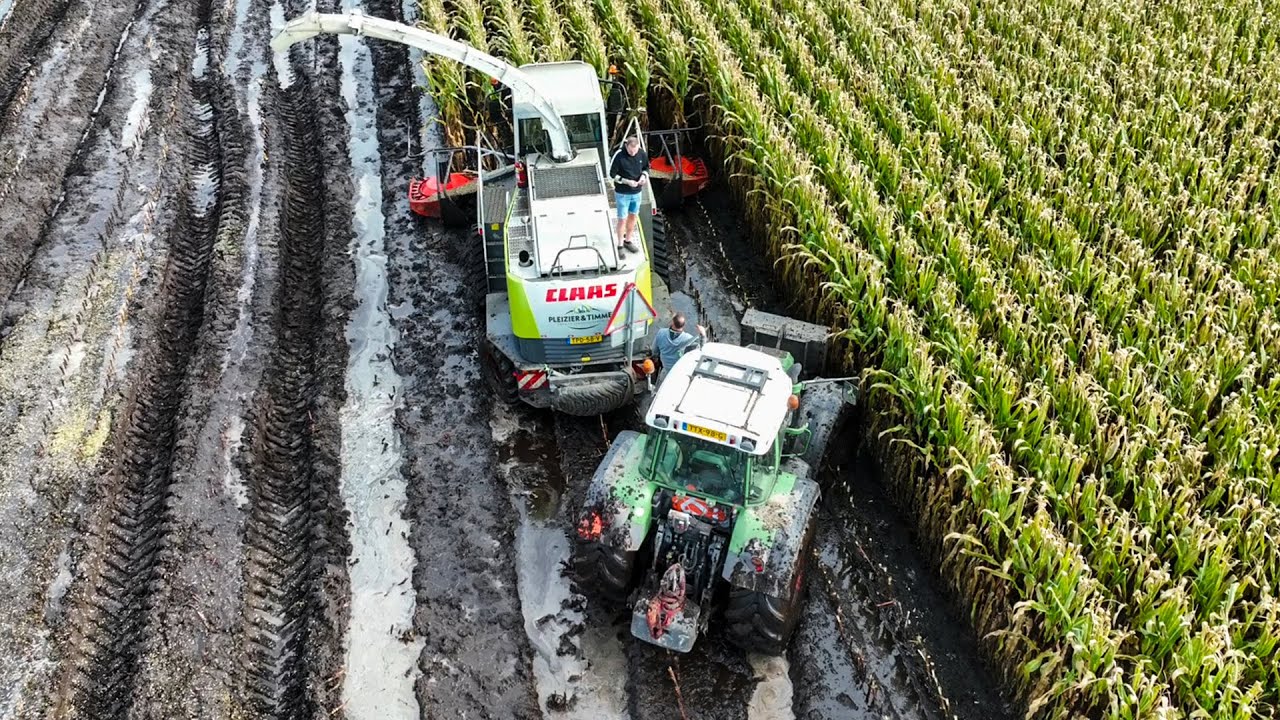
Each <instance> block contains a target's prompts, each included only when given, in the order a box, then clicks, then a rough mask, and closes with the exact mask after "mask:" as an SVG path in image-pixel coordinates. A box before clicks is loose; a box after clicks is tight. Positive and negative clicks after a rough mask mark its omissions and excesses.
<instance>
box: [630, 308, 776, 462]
mask: <svg viewBox="0 0 1280 720" xmlns="http://www.w3.org/2000/svg"><path fill="white" fill-rule="evenodd" d="M659 332H661V331H659ZM791 389H792V384H791V377H790V376H789V375H788V374H787V373H786V372H785V371H784V370H783V369H782V363H781V362H780V361H779V360H778V358H776V357H774V356H772V355H768V354H766V353H762V352H759V351H757V350H748V349H747V348H744V347H739V346H737V345H729V344H726V343H707V344H706V345H705V346H704V347H703V348H702V349H700V350H693V351H690V352H688V353H685V355H684V357H681V358H680V360H679V362H677V363H676V364H675V366H674V367H672V368H671V370H670V371H669V372H668V374H667V378H666V379H665V380H663V381H662V385H660V386H659V387H658V391H657V393H656V394H655V395H654V398H653V403H652V404H651V405H650V406H649V412H648V414H647V415H646V416H645V423H646V424H648V425H650V426H652V427H655V428H659V429H667V430H672V431H675V432H679V433H683V434H686V435H692V436H694V437H700V438H703V439H708V440H711V441H713V442H717V443H720V444H722V445H727V446H731V447H734V448H737V449H743V444H742V441H743V440H748V441H749V442H748V444H747V447H748V448H750V449H745V450H744V452H747V453H749V454H752V455H763V454H765V453H766V452H768V451H769V449H770V448H772V447H773V441H774V439H775V438H776V436H777V434H778V429H779V428H780V427H781V426H782V422H783V420H784V419H785V418H786V415H787V398H789V397H790V396H791ZM662 418H666V422H665V425H664V423H663V420H662ZM655 421H656V422H655ZM752 446H754V447H752Z"/></svg>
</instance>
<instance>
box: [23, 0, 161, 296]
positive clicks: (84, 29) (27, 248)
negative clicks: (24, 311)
mask: <svg viewBox="0 0 1280 720" xmlns="http://www.w3.org/2000/svg"><path fill="white" fill-rule="evenodd" d="M33 2H59V0H33ZM41 7H43V6H41ZM59 7H61V10H60V11H56V12H55V11H53V10H50V9H48V8H44V9H40V8H37V12H43V13H44V14H45V15H48V14H49V13H50V12H53V13H54V14H55V15H58V18H59V22H52V17H50V18H40V19H49V20H50V21H51V22H50V24H49V34H50V36H52V35H53V30H54V29H57V28H60V27H63V26H65V27H66V28H68V29H69V33H70V35H69V36H68V37H65V38H58V39H57V40H54V41H51V40H49V38H48V37H46V38H45V39H44V40H42V41H41V43H42V44H43V43H46V42H48V43H51V44H50V50H49V52H48V53H44V52H39V53H35V54H34V55H32V56H29V57H28V56H25V55H21V54H20V55H19V56H18V57H15V58H13V61H14V62H24V61H25V62H27V63H28V64H26V65H25V66H24V69H23V71H22V72H21V73H17V72H15V73H14V74H13V76H12V77H9V76H6V75H3V74H0V82H4V81H5V80H6V78H7V79H9V80H13V79H15V78H17V77H19V76H21V77H23V78H25V80H23V82H22V84H21V87H20V88H18V89H17V90H16V92H15V93H13V94H11V95H10V97H9V99H8V100H7V101H6V103H5V104H4V105H3V107H2V108H0V110H2V111H0V235H2V236H5V237H6V239H7V241H8V243H9V247H10V251H9V252H7V253H5V254H4V255H2V256H0V298H3V302H4V304H5V305H7V304H8V303H9V301H10V300H11V299H12V297H13V294H14V291H15V290H16V288H18V287H20V286H21V284H22V281H23V279H24V278H25V277H26V274H27V271H28V269H29V267H30V263H31V260H32V259H33V258H34V257H35V254H36V251H37V250H38V249H39V247H40V245H41V244H42V242H43V241H44V238H45V237H46V236H47V235H48V234H49V232H50V230H51V228H52V225H53V222H54V218H56V217H57V216H58V212H59V210H60V209H61V207H62V205H63V203H64V202H65V200H66V198H67V191H68V186H69V184H70V181H71V179H72V178H73V177H74V176H75V175H77V174H78V173H79V172H80V171H81V165H82V163H83V162H84V155H85V152H86V150H87V149H88V140H89V137H90V136H91V134H92V133H93V130H94V128H95V127H96V125H97V121H98V113H99V111H100V110H101V109H102V108H103V105H104V102H105V101H106V100H107V97H108V95H109V94H110V93H111V92H112V91H113V90H114V89H115V87H116V83H113V81H112V80H113V74H114V72H115V66H116V61H117V60H118V59H119V57H120V54H121V51H122V50H123V49H124V47H125V45H126V43H127V42H128V40H129V36H130V31H131V29H132V28H133V25H134V23H135V22H137V21H138V19H139V17H140V16H141V15H142V13H143V10H144V8H145V7H147V0H137V1H136V2H132V3H127V4H126V3H122V4H119V5H113V4H109V3H106V4H104V3H92V2H91V3H85V4H83V5H72V4H71V3H70V2H69V0H68V2H65V3H63V4H62V5H60V6H59ZM71 8H74V9H75V12H73V13H69V14H70V17H68V18H66V22H65V23H62V22H61V20H62V17H61V16H62V15H64V14H68V10H70V9H71ZM18 10H20V8H15V9H14V11H15V12H16V11H18ZM12 15H13V13H11V14H10V16H11V17H12ZM24 19H25V17H24ZM40 27H41V28H43V26H40ZM111 39H114V40H115V42H114V43H111V42H109V41H110V40H111ZM2 41H3V38H0V42H2ZM0 52H3V49H2V48H0ZM46 55H48V57H45V56H46ZM37 60H39V62H37ZM37 66H38V70H36V71H34V72H32V70H33V69H35V68H37ZM0 89H3V88H0ZM32 103H34V106H33V107H32V106H31V105H32ZM28 110H32V112H34V113H35V115H34V117H27V116H26V115H27V114H28V113H27V111H28ZM0 320H3V318H0Z"/></svg>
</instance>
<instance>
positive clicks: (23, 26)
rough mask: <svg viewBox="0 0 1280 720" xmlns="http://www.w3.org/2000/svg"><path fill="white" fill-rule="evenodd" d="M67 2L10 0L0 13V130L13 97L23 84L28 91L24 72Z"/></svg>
mask: <svg viewBox="0 0 1280 720" xmlns="http://www.w3.org/2000/svg"><path fill="white" fill-rule="evenodd" d="M0 4H3V3H0ZM70 5H71V0H13V1H12V4H11V6H10V7H9V11H8V12H7V13H0V130H4V129H6V127H7V125H8V121H9V120H10V119H11V117H12V115H13V114H14V113H12V112H10V105H11V104H12V103H13V101H14V96H15V95H17V94H18V92H19V91H20V89H23V88H24V86H25V89H26V92H28V93H29V92H31V88H30V86H27V84H26V81H27V74H28V73H29V72H30V71H31V68H32V67H34V66H35V64H36V61H37V59H38V58H39V57H40V51H41V50H42V49H43V48H44V47H45V45H46V44H48V42H49V38H50V37H52V36H53V33H54V31H55V30H57V29H58V26H59V25H61V23H62V20H63V18H64V17H66V14H67V8H68V7H69V6H70Z"/></svg>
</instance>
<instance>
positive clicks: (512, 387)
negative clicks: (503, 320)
mask: <svg viewBox="0 0 1280 720" xmlns="http://www.w3.org/2000/svg"><path fill="white" fill-rule="evenodd" d="M480 371H481V372H482V373H483V374H484V381H485V384H487V385H488V386H489V390H491V391H492V392H493V396H494V397H495V398H497V399H498V401H499V402H503V403H506V404H508V405H514V404H515V403H517V402H519V400H520V388H519V386H518V385H517V384H516V374H515V373H516V366H515V364H514V363H512V362H511V359H510V358H508V357H507V356H506V355H503V354H502V352H501V351H499V350H498V348H497V347H495V346H494V344H493V343H492V342H491V341H489V340H488V339H487V338H486V339H485V340H484V342H482V343H481V344H480Z"/></svg>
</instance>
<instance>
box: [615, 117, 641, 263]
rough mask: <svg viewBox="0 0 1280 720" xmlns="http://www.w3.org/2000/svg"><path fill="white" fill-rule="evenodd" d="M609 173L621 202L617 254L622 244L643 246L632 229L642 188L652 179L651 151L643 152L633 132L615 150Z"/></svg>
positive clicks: (633, 248) (627, 247)
mask: <svg viewBox="0 0 1280 720" xmlns="http://www.w3.org/2000/svg"><path fill="white" fill-rule="evenodd" d="M609 177H611V178H613V185H614V196H615V198H616V200H617V203H618V228H617V231H618V232H617V238H618V241H619V242H620V244H619V245H618V254H619V255H621V254H622V248H623V247H626V249H628V250H630V251H631V252H638V251H639V249H640V248H638V247H636V244H635V243H633V242H631V233H632V232H635V229H636V222H637V221H638V220H639V219H640V215H639V213H640V191H641V189H643V188H644V186H645V184H646V183H648V182H649V153H645V152H640V138H638V137H636V136H634V135H632V136H631V137H629V138H627V143H626V145H625V146H624V148H623V149H622V150H619V151H618V152H616V153H614V155H613V160H612V161H611V162H610V163H609Z"/></svg>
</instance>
